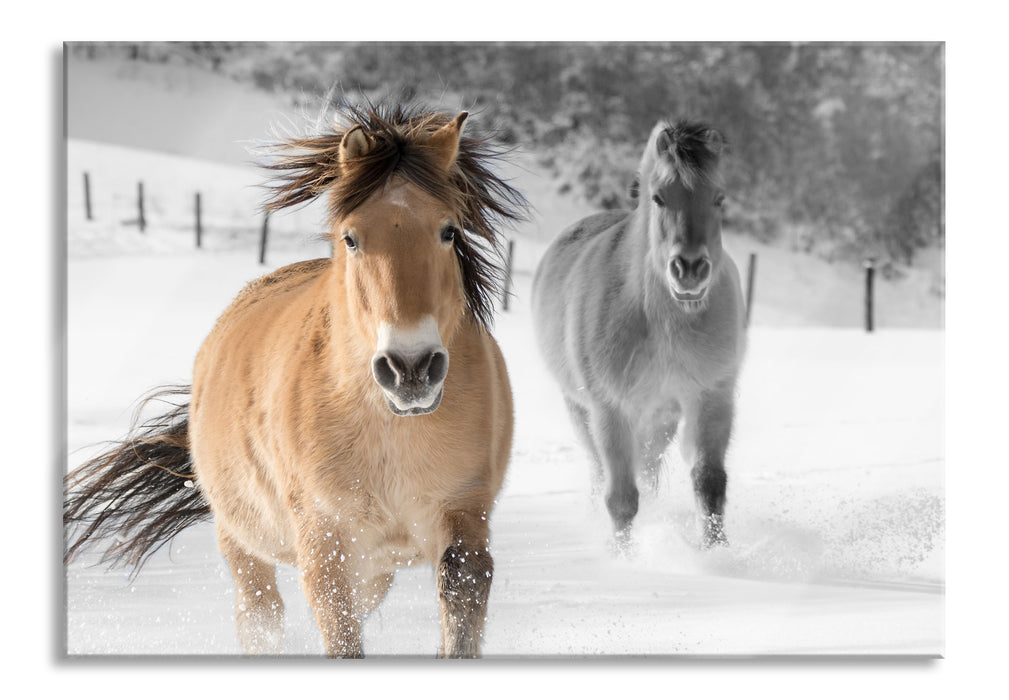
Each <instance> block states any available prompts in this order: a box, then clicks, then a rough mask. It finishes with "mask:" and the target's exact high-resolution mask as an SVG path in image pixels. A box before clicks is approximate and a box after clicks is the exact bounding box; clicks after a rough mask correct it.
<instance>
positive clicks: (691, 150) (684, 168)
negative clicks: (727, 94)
mask: <svg viewBox="0 0 1009 700" xmlns="http://www.w3.org/2000/svg"><path fill="white" fill-rule="evenodd" d="M662 134H665V136H666V137H667V138H668V140H669V147H668V148H666V149H665V150H663V151H662V152H661V153H659V152H656V143H657V141H658V139H659V138H660V136H661V135H662ZM727 150H728V142H727V141H726V140H725V137H724V136H723V135H722V134H721V133H720V132H719V131H718V130H717V129H714V128H712V127H711V126H708V125H707V124H704V123H702V122H693V121H687V120H685V119H681V120H679V121H676V122H672V121H669V120H663V121H661V122H659V123H658V124H657V125H656V127H655V129H654V130H653V131H652V136H651V138H649V140H648V145H647V146H646V148H645V154H644V157H643V158H642V159H641V167H640V168H639V169H638V173H637V175H636V177H635V179H634V182H633V183H632V184H631V188H630V195H631V199H632V200H636V199H637V198H638V190H639V189H640V187H641V180H642V178H643V177H648V176H649V175H650V174H651V172H653V171H654V172H657V173H658V174H659V175H660V176H662V177H663V178H664V179H667V180H670V181H672V180H675V179H677V178H679V180H680V181H681V182H682V183H683V186H684V187H686V188H687V189H688V190H693V189H694V188H695V187H696V186H697V185H698V184H700V183H707V184H714V185H717V184H718V179H719V169H718V164H719V161H720V159H721V156H722V154H723V153H725V152H726V151H727Z"/></svg>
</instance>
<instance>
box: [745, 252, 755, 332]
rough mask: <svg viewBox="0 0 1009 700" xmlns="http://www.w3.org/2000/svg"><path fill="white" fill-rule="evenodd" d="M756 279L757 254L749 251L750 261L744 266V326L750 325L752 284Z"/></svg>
mask: <svg viewBox="0 0 1009 700" xmlns="http://www.w3.org/2000/svg"><path fill="white" fill-rule="evenodd" d="M756 279H757V254H756V253H750V262H749V264H748V265H747V266H746V327H747V328H749V327H750V315H751V313H752V309H753V286H754V282H755V281H756Z"/></svg>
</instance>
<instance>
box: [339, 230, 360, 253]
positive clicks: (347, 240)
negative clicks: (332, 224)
mask: <svg viewBox="0 0 1009 700" xmlns="http://www.w3.org/2000/svg"><path fill="white" fill-rule="evenodd" d="M340 240H342V241H343V244H344V245H345V246H347V250H357V241H355V240H354V239H353V237H351V236H350V235H349V234H348V235H346V236H344V237H343V238H341V239H340Z"/></svg>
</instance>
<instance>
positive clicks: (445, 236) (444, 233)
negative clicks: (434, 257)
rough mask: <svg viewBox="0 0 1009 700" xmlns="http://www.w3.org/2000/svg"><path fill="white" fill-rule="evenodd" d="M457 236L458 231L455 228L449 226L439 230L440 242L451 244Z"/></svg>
mask: <svg viewBox="0 0 1009 700" xmlns="http://www.w3.org/2000/svg"><path fill="white" fill-rule="evenodd" d="M458 235H459V229H458V227H456V226H453V225H451V224H449V225H448V226H446V227H445V228H443V229H442V230H441V242H442V243H451V242H452V241H454V240H455V237H456V236H458Z"/></svg>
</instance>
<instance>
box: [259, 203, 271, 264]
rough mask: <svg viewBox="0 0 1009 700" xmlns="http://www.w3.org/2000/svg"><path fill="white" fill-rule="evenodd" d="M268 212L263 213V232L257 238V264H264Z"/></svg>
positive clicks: (268, 220) (268, 219)
mask: <svg viewBox="0 0 1009 700" xmlns="http://www.w3.org/2000/svg"><path fill="white" fill-rule="evenodd" d="M269 227H270V212H268V211H267V212H263V232H262V234H261V235H260V237H259V264H260V265H265V264H266V237H267V236H268V235H269Z"/></svg>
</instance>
